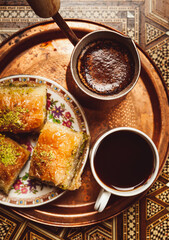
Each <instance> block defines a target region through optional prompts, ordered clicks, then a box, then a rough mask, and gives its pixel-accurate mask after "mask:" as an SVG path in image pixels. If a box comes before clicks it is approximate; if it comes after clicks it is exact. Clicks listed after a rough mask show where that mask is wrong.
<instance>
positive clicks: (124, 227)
mask: <svg viewBox="0 0 169 240" xmlns="http://www.w3.org/2000/svg"><path fill="white" fill-rule="evenodd" d="M96 3H97V5H96ZM167 8H168V5H167V1H166V2H165V1H163V3H161V4H160V7H159V6H158V3H157V2H155V1H153V0H150V1H148V0H147V1H142V0H136V1H132V2H127V1H125V0H123V1H120V2H115V1H106V0H102V1H99V3H98V1H97V2H96V1H94V0H91V1H85V0H78V1H76V0H74V1H69V0H67V1H65V0H62V1H61V8H60V14H61V15H62V17H63V18H78V19H88V20H92V21H97V22H101V23H103V24H106V25H108V26H110V27H113V28H115V29H117V30H119V31H121V32H123V33H125V34H128V35H129V36H130V37H132V38H133V39H134V40H135V41H136V42H137V43H138V44H139V45H140V46H141V47H142V48H143V49H144V50H145V51H146V52H147V53H148V54H149V55H150V57H151V58H152V60H153V61H154V62H155V64H156V66H157V67H158V68H159V69H160V71H161V73H162V76H163V79H164V81H165V83H166V86H169V78H168V75H169V69H168V68H167V63H168V61H169V57H168V56H169V53H168V51H169V38H168V28H169V24H168V18H167V12H168V11H167ZM0 20H1V21H0V40H1V41H3V40H5V39H7V37H8V36H10V35H11V34H13V33H15V32H16V31H18V30H20V29H22V28H24V27H27V26H29V25H32V24H33V23H37V22H41V21H42V20H43V19H40V18H39V17H37V16H36V15H35V14H34V12H33V11H32V10H31V9H30V7H29V6H28V5H27V3H26V1H24V0H22V1H15V0H7V1H4V0H0ZM166 141H168V139H166ZM168 180H169V159H168V160H167V161H166V164H165V166H164V168H163V170H162V173H161V176H160V177H159V179H158V180H157V181H156V182H155V184H154V185H153V186H152V188H151V189H150V191H149V192H148V194H147V195H146V196H145V197H144V198H143V199H141V200H140V201H137V202H135V203H134V204H133V205H132V206H130V207H129V208H128V209H127V210H126V211H124V212H123V213H122V214H120V215H118V216H117V217H114V218H111V219H109V220H107V221H103V222H101V223H98V224H95V225H91V226H85V227H80V228H60V227H51V226H48V227H47V226H45V225H41V224H38V223H34V222H32V221H28V220H26V219H25V218H22V217H21V216H19V215H17V214H15V213H13V212H11V211H9V208H7V207H4V206H2V205H1V206H0V223H1V225H0V238H2V239H5V237H7V236H8V237H9V239H24V238H26V237H27V238H30V239H33V237H34V238H35V237H36V238H37V239H41V238H44V239H113V240H116V239H117V240H119V239H123V240H128V239H129V240H130V239H131V240H132V239H136V240H145V239H162V238H164V239H167V238H169V228H168V223H169V213H168V204H169V200H168V194H169V189H168V187H167V185H166V184H167V182H168Z"/></svg>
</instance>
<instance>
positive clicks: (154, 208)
mask: <svg viewBox="0 0 169 240" xmlns="http://www.w3.org/2000/svg"><path fill="white" fill-rule="evenodd" d="M146 204H147V205H146V207H147V211H146V212H147V220H149V219H150V218H152V217H154V216H155V215H157V214H158V213H159V212H161V211H162V210H164V207H163V206H162V205H160V204H159V203H156V202H154V201H152V200H150V199H147V203H146Z"/></svg>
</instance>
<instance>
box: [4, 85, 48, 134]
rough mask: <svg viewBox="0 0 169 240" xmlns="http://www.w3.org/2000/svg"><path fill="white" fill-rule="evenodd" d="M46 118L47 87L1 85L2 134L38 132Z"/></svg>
mask: <svg viewBox="0 0 169 240" xmlns="http://www.w3.org/2000/svg"><path fill="white" fill-rule="evenodd" d="M45 118H46V86H43V85H42V86H39V85H34V86H33V85H27V84H12V83H11V84H7V85H0V132H13V133H22V132H34V131H35V132H36V131H39V130H40V129H41V128H42V127H43V125H44V121H45Z"/></svg>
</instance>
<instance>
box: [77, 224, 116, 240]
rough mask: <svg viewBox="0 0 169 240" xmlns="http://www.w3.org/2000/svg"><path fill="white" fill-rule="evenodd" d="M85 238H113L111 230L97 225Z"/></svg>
mask: <svg viewBox="0 0 169 240" xmlns="http://www.w3.org/2000/svg"><path fill="white" fill-rule="evenodd" d="M73 239H74V240H76V239H77V240H78V239H79V238H73ZM85 239H106V240H110V239H112V235H111V232H109V231H106V230H105V229H104V228H102V227H101V226H99V225H98V226H96V227H94V228H92V229H90V230H89V231H86V233H85Z"/></svg>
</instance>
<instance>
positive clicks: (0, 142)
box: [0, 134, 20, 166]
mask: <svg viewBox="0 0 169 240" xmlns="http://www.w3.org/2000/svg"><path fill="white" fill-rule="evenodd" d="M19 155H20V154H19V153H18V152H17V151H16V149H14V148H13V145H12V144H11V143H9V142H6V141H5V136H4V135H2V134H0V162H2V163H3V164H4V165H5V166H8V165H15V164H16V160H17V157H18V156H19Z"/></svg>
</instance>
